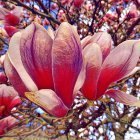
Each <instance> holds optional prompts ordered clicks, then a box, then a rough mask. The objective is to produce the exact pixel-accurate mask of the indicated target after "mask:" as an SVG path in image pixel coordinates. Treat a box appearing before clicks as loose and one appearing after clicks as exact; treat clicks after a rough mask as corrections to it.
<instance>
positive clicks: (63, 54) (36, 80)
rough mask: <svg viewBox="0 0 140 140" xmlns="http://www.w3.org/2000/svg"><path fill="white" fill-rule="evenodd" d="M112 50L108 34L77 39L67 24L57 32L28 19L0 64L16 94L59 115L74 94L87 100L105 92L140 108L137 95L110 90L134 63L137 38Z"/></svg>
mask: <svg viewBox="0 0 140 140" xmlns="http://www.w3.org/2000/svg"><path fill="white" fill-rule="evenodd" d="M111 49H112V40H111V36H110V35H109V34H108V33H106V32H99V33H96V34H95V35H93V36H87V37H86V38H84V39H83V40H81V41H80V38H79V35H78V33H77V30H76V28H75V27H74V26H72V25H70V24H69V23H67V22H63V23H61V25H60V26H59V28H58V29H57V31H56V32H55V33H54V32H53V31H52V30H51V29H50V28H49V29H48V30H47V31H46V30H45V29H44V28H43V27H42V26H41V25H39V24H37V23H32V24H31V25H29V26H28V27H27V28H25V29H24V30H22V31H21V32H18V33H16V34H14V36H13V37H12V38H11V40H10V44H9V50H8V53H7V56H6V58H5V62H4V67H5V72H6V75H7V76H8V78H9V81H10V82H11V84H12V85H13V87H14V88H15V89H16V90H17V91H18V93H19V94H20V96H23V97H26V98H28V99H29V100H31V101H32V102H34V103H36V104H37V105H39V106H40V107H42V108H43V109H44V110H45V111H47V112H49V113H50V114H52V115H54V116H57V117H63V116H65V115H66V114H67V112H68V110H69V109H70V108H71V106H72V104H73V100H74V97H75V96H76V95H77V93H78V92H81V94H83V95H84V96H85V97H86V98H88V99H90V100H97V99H99V98H100V97H101V96H102V95H103V94H108V95H109V96H111V97H112V98H114V99H116V100H117V101H119V102H122V103H124V104H128V105H135V106H140V101H138V100H137V99H136V98H135V97H133V96H131V95H127V94H125V93H124V92H122V91H119V90H115V89H109V90H108V87H109V85H110V84H111V83H113V82H116V81H118V80H120V79H122V78H124V77H126V76H128V75H129V73H130V72H131V71H132V70H134V68H135V67H136V64H137V62H138V60H139V57H140V41H139V40H128V41H124V42H122V43H121V44H119V45H118V46H117V47H115V48H114V49H112V50H111Z"/></svg>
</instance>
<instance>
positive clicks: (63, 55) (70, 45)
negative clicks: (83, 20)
mask: <svg viewBox="0 0 140 140" xmlns="http://www.w3.org/2000/svg"><path fill="white" fill-rule="evenodd" d="M80 47H81V46H80V39H79V36H78V34H77V33H76V31H75V30H74V29H73V27H72V26H71V25H70V24H69V23H66V22H63V23H62V24H61V25H60V27H59V29H58V31H57V33H56V36H55V39H54V43H53V47H52V61H53V63H52V67H53V80H54V86H55V92H56V94H57V95H58V96H59V97H60V98H61V99H62V101H63V102H64V104H65V105H66V106H67V107H70V106H71V105H72V102H73V90H74V86H75V83H76V80H77V78H78V75H79V73H80V70H81V68H82V54H81V48H80Z"/></svg>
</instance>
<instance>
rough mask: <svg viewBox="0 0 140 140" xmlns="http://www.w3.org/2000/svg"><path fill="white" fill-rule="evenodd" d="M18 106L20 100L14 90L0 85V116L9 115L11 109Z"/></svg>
mask: <svg viewBox="0 0 140 140" xmlns="http://www.w3.org/2000/svg"><path fill="white" fill-rule="evenodd" d="M19 104H21V100H20V98H19V96H18V93H17V92H16V91H15V90H14V88H13V87H10V86H6V85H4V84H2V85H0V106H3V107H4V109H3V110H2V112H1V113H2V114H0V116H7V115H9V114H10V111H11V110H12V108H14V107H15V106H18V105H19Z"/></svg>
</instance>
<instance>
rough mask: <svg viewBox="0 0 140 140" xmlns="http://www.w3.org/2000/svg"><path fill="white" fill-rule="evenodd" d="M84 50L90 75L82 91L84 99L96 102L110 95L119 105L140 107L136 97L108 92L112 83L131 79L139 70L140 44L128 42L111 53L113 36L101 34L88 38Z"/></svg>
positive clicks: (86, 74) (86, 66) (114, 91)
mask: <svg viewBox="0 0 140 140" xmlns="http://www.w3.org/2000/svg"><path fill="white" fill-rule="evenodd" d="M82 47H83V55H84V62H85V64H84V65H85V71H86V72H85V81H84V83H83V85H82V87H81V92H82V93H83V95H84V96H85V97H86V98H88V99H90V100H96V99H98V98H100V97H101V96H102V95H103V94H108V95H109V96H111V97H112V98H114V99H116V101H119V102H122V103H124V104H129V105H134V106H135V105H136V106H140V101H139V100H137V99H136V98H135V97H133V96H131V95H127V94H125V93H124V92H122V91H119V90H114V89H109V90H108V87H109V85H110V84H111V83H113V82H116V81H118V80H120V79H122V78H124V77H125V76H128V74H129V73H130V72H131V71H132V70H133V69H134V68H135V66H136V64H137V62H138V60H139V57H140V41H138V40H128V41H124V42H122V43H121V44H119V45H118V46H117V47H115V48H114V49H113V50H111V36H110V35H109V34H107V33H104V32H101V33H96V34H95V35H93V36H88V37H86V38H84V39H83V40H82ZM129 100H130V102H129Z"/></svg>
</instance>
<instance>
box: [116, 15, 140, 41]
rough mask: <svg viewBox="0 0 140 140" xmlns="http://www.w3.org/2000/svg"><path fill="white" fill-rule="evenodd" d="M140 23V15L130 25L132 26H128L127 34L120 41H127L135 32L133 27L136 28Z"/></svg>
mask: <svg viewBox="0 0 140 140" xmlns="http://www.w3.org/2000/svg"><path fill="white" fill-rule="evenodd" d="M139 23H140V17H138V19H137V20H136V21H135V22H134V23H133V24H132V25H131V26H130V28H128V30H127V32H126V35H125V36H124V37H123V39H122V40H121V41H120V42H119V43H121V42H123V41H125V40H126V39H127V38H128V37H129V36H130V34H131V33H132V32H133V29H134V28H135V26H137V25H138V24H139Z"/></svg>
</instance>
